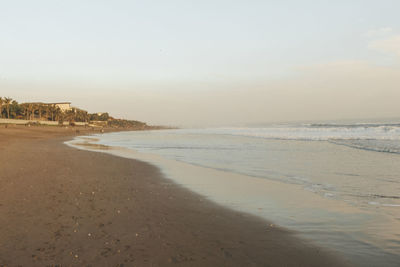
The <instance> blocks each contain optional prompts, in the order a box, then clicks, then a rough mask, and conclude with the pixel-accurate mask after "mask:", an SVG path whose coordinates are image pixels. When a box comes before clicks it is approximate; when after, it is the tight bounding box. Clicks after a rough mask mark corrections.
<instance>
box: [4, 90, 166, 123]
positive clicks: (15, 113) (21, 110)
mask: <svg viewBox="0 0 400 267" xmlns="http://www.w3.org/2000/svg"><path fill="white" fill-rule="evenodd" d="M0 124H5V125H9V124H14V125H27V126H28V125H29V126H34V125H38V126H39V125H43V126H84V127H93V128H102V129H103V128H117V129H118V128H121V129H132V130H154V129H157V130H158V129H170V128H171V127H166V126H150V125H148V124H147V123H145V122H141V121H137V120H127V119H119V118H114V117H112V116H110V115H109V113H108V112H97V113H89V112H88V111H86V110H84V109H81V108H77V107H74V106H71V102H54V103H44V102H27V103H18V102H17V101H16V100H14V99H12V98H10V97H0Z"/></svg>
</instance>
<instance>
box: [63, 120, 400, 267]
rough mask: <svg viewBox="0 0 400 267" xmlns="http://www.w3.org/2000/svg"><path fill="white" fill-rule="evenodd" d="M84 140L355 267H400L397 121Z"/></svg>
mask: <svg viewBox="0 0 400 267" xmlns="http://www.w3.org/2000/svg"><path fill="white" fill-rule="evenodd" d="M77 141H78V142H79V141H81V142H90V143H94V144H101V145H107V146H112V147H115V149H111V150H102V151H103V152H107V153H112V154H116V155H119V156H124V157H131V158H135V159H139V160H143V161H147V162H150V163H152V164H155V165H157V166H159V167H160V169H161V171H162V172H163V173H164V174H165V175H166V176H167V177H168V178H170V179H172V180H174V181H175V182H177V183H179V184H181V185H183V186H185V187H187V188H189V189H190V190H192V191H194V192H197V193H200V194H202V195H204V196H206V197H207V198H209V199H210V200H212V201H214V202H216V203H218V204H221V205H225V206H227V207H229V208H232V209H236V210H239V211H243V212H247V213H250V214H253V215H256V216H259V217H262V218H265V219H266V220H268V221H271V222H273V223H276V224H278V225H280V226H282V227H285V228H288V229H291V230H294V231H295V232H296V233H297V235H298V236H300V237H303V238H305V239H307V240H310V241H311V242H313V243H315V244H317V245H319V246H322V247H324V248H327V249H329V250H332V251H334V252H336V253H339V254H340V255H342V256H343V257H345V258H346V259H348V260H349V261H350V262H352V263H354V264H355V265H358V266H399V265H400V124H398V123H347V124H346V123H328V124H327V123H319V124H312V123H308V124H306V123H298V124H276V125H268V126H265V127H241V128H238V127H225V128H207V129H176V130H159V131H136V132H118V133H109V134H102V135H96V136H90V137H83V138H82V137H80V138H78V139H77V140H75V141H73V142H70V144H76V143H77ZM92 149H93V148H92Z"/></svg>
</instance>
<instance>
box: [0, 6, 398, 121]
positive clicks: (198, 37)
mask: <svg viewBox="0 0 400 267" xmlns="http://www.w3.org/2000/svg"><path fill="white" fill-rule="evenodd" d="M399 10H400V1H398V0H380V1H377V0H347V1H345V0H336V1H331V0H329V1H328V0H314V1H311V0H302V1H299V0H280V1H272V0H271V1H268V0H264V1H257V0H252V1H251V0H247V1H244V0H243V1H235V0H230V1H225V0H213V1H210V0H202V1H188V0H186V1H177V0H171V1H134V0H130V1H128V0H113V1H105V0H96V1H95V0H93V1H92V0H79V1H77V0H68V1H60V0H36V1H30V0H0V33H1V34H0V96H9V97H12V98H14V99H17V100H18V101H19V102H28V101H43V102H58V101H71V102H72V104H73V105H74V106H77V107H80V108H83V109H86V110H88V111H89V112H103V111H108V112H109V113H110V114H111V115H112V116H115V117H123V118H127V119H135V120H141V121H145V122H148V123H149V124H162V125H172V126H183V127H185V126H186V127H192V126H230V125H232V126H237V125H247V124H256V123H268V122H279V121H298V120H307V121H308V120H336V119H358V118H387V117H391V118H392V117H393V118H399V119H400V105H399V103H398V100H399V99H400V16H399V15H398V11H399Z"/></svg>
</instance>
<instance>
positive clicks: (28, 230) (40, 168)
mask: <svg viewBox="0 0 400 267" xmlns="http://www.w3.org/2000/svg"><path fill="white" fill-rule="evenodd" d="M0 127H1V128H0V214H1V216H0V266H168V265H176V266H344V265H346V263H345V262H344V261H342V260H341V259H339V258H337V257H336V256H335V255H333V254H331V253H329V252H327V251H324V250H322V249H320V248H318V247H316V246H313V245H312V244H310V243H309V242H307V241H304V240H301V239H299V238H297V237H295V236H294V234H293V233H292V232H290V231H288V230H285V229H281V228H279V227H277V226H275V225H273V224H271V223H270V222H266V221H264V220H261V219H259V218H257V217H254V216H251V215H247V214H243V213H239V212H235V211H231V210H229V209H227V208H224V207H221V206H218V205H216V204H214V203H212V202H210V201H208V200H206V199H205V198H204V197H202V196H200V195H197V194H194V193H192V192H190V191H188V190H186V189H184V188H182V187H181V186H179V185H177V184H175V183H173V182H172V181H170V180H168V179H166V178H165V177H163V176H162V175H161V173H160V171H159V169H158V168H157V167H155V166H152V165H150V164H147V163H143V162H140V161H135V160H131V159H124V158H119V157H115V156H111V155H107V154H104V153H96V152H89V151H82V150H78V149H75V148H72V147H68V146H66V145H65V144H63V142H64V141H66V140H69V139H71V138H72V137H73V136H76V135H81V134H89V133H90V132H91V130H85V129H79V131H77V129H76V128H68V129H65V128H59V127H25V126H21V127H15V126H14V127H8V128H5V127H4V126H0Z"/></svg>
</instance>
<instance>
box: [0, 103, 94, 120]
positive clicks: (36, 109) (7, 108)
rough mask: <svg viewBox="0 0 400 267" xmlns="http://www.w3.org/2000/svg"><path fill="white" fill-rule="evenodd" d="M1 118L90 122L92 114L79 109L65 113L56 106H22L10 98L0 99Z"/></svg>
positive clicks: (35, 104)
mask: <svg viewBox="0 0 400 267" xmlns="http://www.w3.org/2000/svg"><path fill="white" fill-rule="evenodd" d="M0 118H3V119H4V118H7V119H25V120H47V121H75V122H88V121H89V119H90V114H88V112H87V111H85V110H82V109H77V108H72V109H71V110H67V111H65V112H63V111H62V110H61V109H60V108H59V107H57V105H56V104H45V103H22V104H20V103H18V102H17V101H16V100H14V99H12V98H10V97H0Z"/></svg>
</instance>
